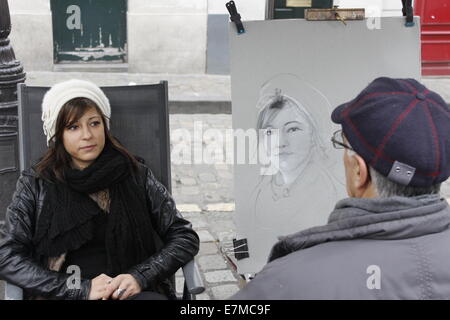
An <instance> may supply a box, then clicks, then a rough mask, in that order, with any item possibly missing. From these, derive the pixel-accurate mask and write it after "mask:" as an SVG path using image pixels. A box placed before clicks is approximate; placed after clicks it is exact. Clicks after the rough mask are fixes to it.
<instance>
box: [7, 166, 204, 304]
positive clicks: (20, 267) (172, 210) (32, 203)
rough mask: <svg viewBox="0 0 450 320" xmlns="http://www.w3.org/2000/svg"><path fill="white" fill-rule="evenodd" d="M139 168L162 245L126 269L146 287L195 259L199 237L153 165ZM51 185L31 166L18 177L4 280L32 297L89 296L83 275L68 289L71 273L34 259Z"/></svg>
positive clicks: (10, 209) (9, 217) (9, 212)
mask: <svg viewBox="0 0 450 320" xmlns="http://www.w3.org/2000/svg"><path fill="white" fill-rule="evenodd" d="M139 170H140V176H141V178H142V182H143V183H145V188H146V192H147V195H148V196H147V201H148V207H149V208H151V212H149V214H150V215H151V219H152V223H153V226H154V228H155V230H156V232H157V233H158V235H159V236H160V238H161V239H162V241H163V243H164V245H163V247H162V249H161V250H160V251H159V252H158V253H156V254H155V255H153V256H151V257H149V258H148V259H147V260H145V261H144V262H143V263H141V264H139V265H136V266H134V267H133V268H131V270H129V271H128V272H127V273H130V274H131V275H132V276H133V277H134V278H136V280H137V281H138V283H139V284H140V286H141V288H142V289H143V290H145V289H146V288H149V287H153V284H155V283H157V282H159V281H161V280H163V279H167V278H169V277H171V276H172V275H173V274H174V273H175V272H176V271H177V269H179V268H180V267H182V266H183V265H184V264H186V263H187V262H189V261H190V260H192V259H193V257H194V256H195V255H196V254H197V252H198V248H199V238H198V236H197V234H196V233H195V231H194V230H192V226H191V224H190V223H189V222H188V221H187V220H185V219H183V218H182V216H181V215H180V213H179V212H178V210H177V209H176V207H175V203H174V201H173V199H172V197H171V196H170V194H169V193H168V191H167V190H166V188H165V187H164V186H163V185H162V184H161V183H160V182H158V181H157V180H156V179H155V177H154V176H153V174H152V172H151V171H150V169H148V168H147V167H146V166H145V165H140V168H139ZM47 183H50V182H48V181H45V180H43V179H41V178H37V177H36V174H35V172H34V171H33V170H32V169H30V170H25V171H23V172H22V174H21V176H20V178H19V180H18V181H17V187H16V191H15V193H14V195H13V199H12V202H11V204H10V205H9V207H8V209H7V212H6V234H5V237H4V238H3V239H1V240H0V278H1V279H3V280H6V281H8V282H10V283H12V284H15V285H17V286H19V287H21V288H23V289H24V290H25V293H26V294H28V295H32V296H43V297H47V298H50V299H87V298H88V296H89V291H90V286H91V281H90V280H88V279H81V287H80V289H70V288H71V287H72V286H68V285H67V284H66V283H67V280H68V279H69V277H70V276H71V274H66V273H63V272H56V271H51V270H49V269H48V267H47V266H46V263H45V262H44V261H37V259H36V258H35V252H34V250H33V244H32V238H33V235H34V232H35V231H36V225H37V223H36V221H37V219H38V218H39V216H40V214H41V210H42V205H43V201H44V197H45V194H46V190H47V189H46V184H47ZM69 281H70V280H69Z"/></svg>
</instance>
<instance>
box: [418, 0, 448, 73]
mask: <svg viewBox="0 0 450 320" xmlns="http://www.w3.org/2000/svg"><path fill="white" fill-rule="evenodd" d="M414 3H415V4H414V11H415V15H418V16H420V20H421V25H422V30H421V33H422V37H421V39H422V75H423V76H449V75H450V1H449V0H415V1H414Z"/></svg>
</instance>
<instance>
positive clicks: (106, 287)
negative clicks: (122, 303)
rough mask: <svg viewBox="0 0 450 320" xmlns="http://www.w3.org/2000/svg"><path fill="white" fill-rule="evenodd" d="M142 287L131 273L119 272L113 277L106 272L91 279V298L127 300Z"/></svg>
mask: <svg viewBox="0 0 450 320" xmlns="http://www.w3.org/2000/svg"><path fill="white" fill-rule="evenodd" d="M141 290H142V289H141V287H140V285H139V283H138V282H137V281H136V279H135V278H134V277H133V276H132V275H131V274H119V275H118V276H117V277H115V278H111V277H109V276H107V275H106V274H104V273H102V274H101V275H99V276H97V277H95V278H94V279H92V280H91V290H90V292H89V300H109V299H113V300H117V299H119V300H125V299H127V298H128V297H130V296H133V295H135V294H138V293H140V292H141Z"/></svg>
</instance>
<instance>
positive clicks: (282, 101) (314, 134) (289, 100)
mask: <svg viewBox="0 0 450 320" xmlns="http://www.w3.org/2000/svg"><path fill="white" fill-rule="evenodd" d="M258 105H259V106H260V107H261V109H260V112H259V114H258V118H257V122H256V129H257V131H258V132H262V133H266V134H267V133H270V131H267V128H271V127H272V126H271V125H272V122H273V121H274V120H275V118H276V117H277V116H279V115H280V113H282V112H288V113H289V114H288V115H286V118H288V119H289V120H290V122H291V123H295V122H300V123H301V124H303V125H304V126H305V127H307V128H309V129H310V130H309V133H310V139H309V140H310V142H311V143H309V144H308V145H303V146H302V147H306V149H307V150H305V151H306V152H304V154H305V159H300V158H299V159H297V160H298V161H299V162H301V161H302V160H303V161H308V160H313V159H314V158H316V157H319V159H316V160H322V161H324V160H327V158H328V155H327V153H326V148H325V144H324V141H323V139H322V138H321V136H320V135H319V132H318V130H319V128H318V125H317V122H316V120H315V119H314V118H313V117H312V116H311V114H310V113H309V112H308V110H307V108H306V107H305V106H304V104H302V103H300V102H299V101H297V100H296V99H295V98H293V97H291V96H288V95H287V94H284V93H283V91H282V89H281V88H275V89H274V90H273V92H272V94H270V93H269V94H266V95H264V96H262V97H261V98H260V100H259V101H258ZM293 129H294V128H289V129H288V131H289V130H290V131H291V132H292V130H293ZM297 129H298V128H297ZM279 135H283V132H280V133H279ZM258 139H260V135H258ZM258 144H259V146H260V147H261V146H262V147H264V145H265V144H266V143H265V141H260V140H258Z"/></svg>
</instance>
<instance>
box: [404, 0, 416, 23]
mask: <svg viewBox="0 0 450 320" xmlns="http://www.w3.org/2000/svg"><path fill="white" fill-rule="evenodd" d="M402 4H403V9H402V12H403V16H404V17H406V22H405V27H413V26H414V9H413V6H412V0H402Z"/></svg>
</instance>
